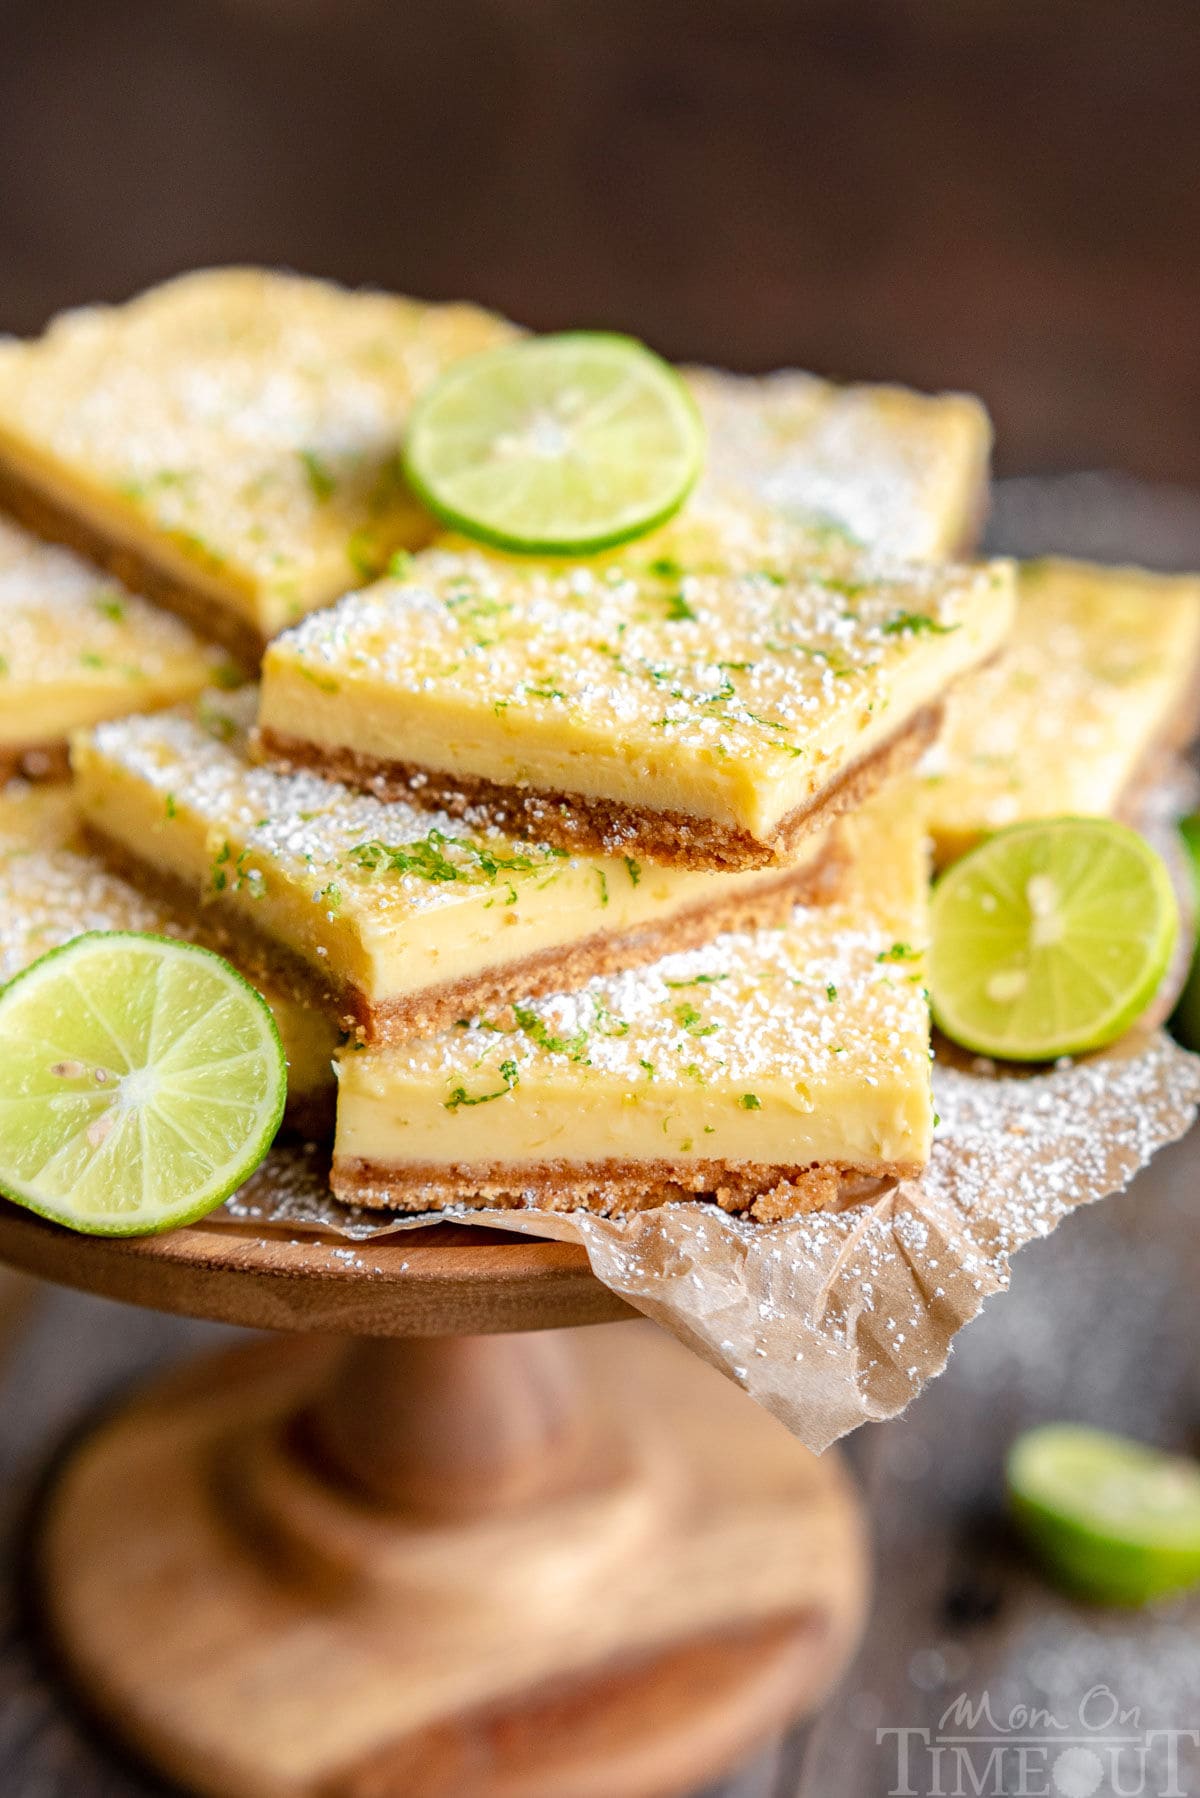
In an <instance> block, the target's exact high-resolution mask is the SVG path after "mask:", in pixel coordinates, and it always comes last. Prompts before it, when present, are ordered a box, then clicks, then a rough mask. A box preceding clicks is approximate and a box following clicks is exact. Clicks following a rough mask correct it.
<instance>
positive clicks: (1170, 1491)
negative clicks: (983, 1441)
mask: <svg viewBox="0 0 1200 1798" xmlns="http://www.w3.org/2000/svg"><path fill="white" fill-rule="evenodd" d="M1007 1473H1008V1493H1009V1501H1010V1504H1011V1506H1012V1511H1013V1515H1014V1517H1015V1519H1016V1521H1017V1523H1018V1525H1019V1527H1020V1529H1021V1531H1022V1533H1023V1534H1024V1536H1025V1537H1026V1539H1027V1540H1028V1541H1029V1543H1030V1544H1031V1545H1032V1547H1033V1548H1034V1550H1035V1551H1036V1553H1037V1554H1038V1556H1039V1558H1040V1559H1041V1560H1042V1562H1043V1563H1044V1565H1045V1567H1046V1568H1047V1570H1048V1572H1049V1573H1050V1574H1051V1575H1052V1576H1053V1577H1054V1578H1055V1579H1056V1580H1057V1581H1059V1582H1060V1583H1061V1584H1062V1585H1064V1586H1066V1587H1068V1588H1069V1589H1070V1590H1071V1591H1073V1592H1075V1593H1077V1594H1078V1595H1079V1596H1080V1597H1084V1598H1090V1599H1092V1600H1093V1601H1095V1602H1096V1603H1098V1604H1124V1605H1137V1604H1146V1603H1147V1602H1148V1601H1149V1600H1150V1599H1152V1598H1159V1597H1162V1596H1163V1595H1165V1594H1166V1593H1169V1592H1178V1591H1182V1590H1184V1589H1185V1588H1186V1587H1188V1586H1192V1585H1195V1584H1196V1583H1197V1582H1198V1581H1200V1465H1198V1464H1197V1463H1196V1462H1194V1461H1188V1460H1184V1459H1182V1458H1181V1457H1177V1456H1174V1455H1167V1454H1163V1453H1162V1452H1161V1451H1160V1450H1158V1449H1155V1448H1148V1447H1146V1445H1145V1444H1144V1443H1141V1442H1131V1441H1130V1440H1129V1439H1128V1438H1127V1437H1124V1436H1112V1435H1109V1434H1107V1433H1106V1432H1105V1431H1103V1430H1092V1429H1086V1428H1084V1427H1083V1426H1082V1425H1079V1424H1045V1425H1043V1426H1042V1427H1041V1428H1040V1429H1036V1430H1030V1431H1028V1432H1027V1433H1026V1434H1025V1435H1024V1436H1020V1437H1018V1439H1017V1441H1016V1442H1015V1443H1014V1444H1013V1447H1012V1449H1011V1450H1010V1452H1009V1457H1008V1469H1007Z"/></svg>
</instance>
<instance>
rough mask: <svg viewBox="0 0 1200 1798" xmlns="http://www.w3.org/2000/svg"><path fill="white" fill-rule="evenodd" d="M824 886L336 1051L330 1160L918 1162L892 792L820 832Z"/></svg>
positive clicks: (919, 851) (919, 982) (921, 1060)
mask: <svg viewBox="0 0 1200 1798" xmlns="http://www.w3.org/2000/svg"><path fill="white" fill-rule="evenodd" d="M838 828H839V829H840V830H841V831H843V832H844V833H845V836H846V839H847V841H848V843H849V846H850V849H851V852H852V858H853V859H852V864H851V870H850V873H849V875H848V876H847V878H846V881H845V883H844V885H843V886H842V888H841V890H840V892H839V894H838V896H837V898H836V899H835V900H833V901H831V902H830V903H828V904H825V905H821V906H811V907H799V908H797V910H796V911H795V913H794V915H793V918H792V921H791V923H790V924H789V925H788V926H787V927H786V928H785V929H782V930H779V929H776V930H763V931H756V932H746V933H742V932H737V933H730V934H728V935H725V936H722V937H718V938H717V939H716V940H715V941H714V942H713V943H712V944H710V945H709V946H708V947H707V948H704V949H698V950H694V951H691V952H688V953H684V954H679V955H671V956H667V957H665V958H664V959H663V960H662V961H660V962H658V963H656V964H655V965H654V966H653V967H652V968H650V969H640V970H637V971H636V972H631V973H626V974H619V975H611V976H603V977H600V978H598V979H596V980H593V981H591V982H590V983H589V984H588V985H587V986H586V987H585V988H584V989H583V990H582V991H581V992H579V993H576V994H572V995H563V996H559V997H555V998H549V999H541V1000H531V1001H530V1002H529V1004H528V1005H527V1006H519V1007H514V1008H511V1009H506V1010H505V1011H504V1012H503V1013H502V1014H499V1015H497V1016H496V1017H489V1018H484V1019H480V1020H477V1021H475V1022H474V1023H473V1024H471V1025H470V1026H469V1027H466V1028H461V1029H455V1030H452V1031H449V1032H447V1033H445V1034H444V1035H442V1036H440V1037H435V1038H432V1039H428V1040H426V1041H423V1042H419V1043H409V1044H405V1045H399V1046H396V1047H393V1048H384V1049H368V1050H361V1051H357V1052H350V1051H346V1052H344V1053H343V1054H342V1056H341V1057H340V1059H339V1067H338V1126H337V1140H336V1147H335V1161H336V1162H337V1163H340V1164H341V1165H342V1166H343V1167H346V1166H348V1165H349V1164H350V1163H352V1162H355V1161H365V1162H370V1163H376V1164H381V1165H383V1166H385V1167H389V1166H390V1167H394V1168H396V1169H398V1170H403V1169H404V1168H406V1167H407V1168H416V1167H420V1166H421V1165H422V1164H426V1163H432V1164H434V1166H435V1167H436V1166H441V1167H447V1168H448V1167H450V1166H452V1164H455V1163H461V1164H464V1165H473V1166H478V1165H480V1164H482V1163H499V1164H501V1165H503V1164H509V1165H511V1166H513V1167H514V1168H519V1167H521V1166H531V1167H536V1166H538V1165H543V1166H544V1165H545V1164H547V1163H557V1162H562V1163H565V1164H568V1165H570V1164H578V1163H582V1162H601V1163H604V1162H620V1161H627V1160H632V1161H647V1162H653V1161H661V1160H663V1159H667V1160H669V1161H672V1162H690V1161H704V1160H714V1159H715V1160H726V1161H736V1162H756V1163H763V1164H768V1165H778V1166H787V1167H794V1166H805V1165H808V1164H810V1163H813V1162H834V1163H840V1164H846V1165H848V1166H851V1167H858V1168H863V1169H867V1170H880V1171H881V1170H882V1169H883V1168H885V1167H886V1166H887V1165H888V1164H896V1163H899V1164H903V1165H905V1166H916V1165H919V1164H921V1163H923V1162H924V1161H925V1159H926V1158H927V1156H928V1152H929V1144H930V1137H931V1132H932V1118H931V1109H930V1078H929V1017H928V1010H927V1005H926V1000H925V996H924V987H923V981H924V962H923V951H924V945H925V940H926V927H927V917H926V907H927V891H926V868H925V849H924V835H923V830H922V828H921V826H920V823H919V821H918V819H917V817H916V815H915V809H914V807H913V806H912V804H911V803H904V802H903V801H900V800H898V799H897V798H895V797H893V798H892V799H890V800H889V801H888V803H887V804H886V805H885V804H883V803H882V802H878V803H876V804H875V805H873V806H872V807H869V808H866V809H865V810H864V811H863V812H861V813H859V814H857V815H856V816H855V817H854V818H852V819H850V820H848V821H846V822H845V823H843V824H842V825H840V826H839V827H838Z"/></svg>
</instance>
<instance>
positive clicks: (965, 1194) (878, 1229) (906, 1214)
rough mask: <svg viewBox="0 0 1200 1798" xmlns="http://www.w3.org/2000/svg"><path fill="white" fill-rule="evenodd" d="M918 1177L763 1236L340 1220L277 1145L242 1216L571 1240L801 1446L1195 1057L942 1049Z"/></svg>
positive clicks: (919, 1370) (953, 1309)
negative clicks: (1042, 1066) (1054, 1059)
mask: <svg viewBox="0 0 1200 1798" xmlns="http://www.w3.org/2000/svg"><path fill="white" fill-rule="evenodd" d="M934 1096H935V1102H936V1105H937V1108H938V1112H939V1114H940V1119H941V1122H940V1124H939V1127H938V1131H937V1135H936V1139H935V1142H934V1149H933V1154H932V1156H931V1159H930V1161H929V1165H928V1166H927V1168H926V1169H925V1172H924V1173H923V1175H922V1176H921V1178H920V1179H919V1180H910V1181H904V1182H902V1183H900V1184H899V1185H897V1186H895V1187H893V1188H891V1189H890V1190H889V1191H887V1192H886V1193H884V1194H883V1195H882V1196H881V1197H880V1198H879V1199H877V1200H876V1201H875V1202H873V1203H871V1204H864V1205H853V1206H848V1207H847V1208H846V1209H844V1210H842V1211H837V1212H834V1211H826V1212H814V1213H810V1214H809V1215H808V1216H805V1217H800V1218H794V1219H790V1220H787V1221H785V1222H783V1223H778V1224H754V1223H747V1222H745V1221H743V1220H741V1219H739V1218H734V1217H729V1216H727V1215H726V1214H725V1213H724V1212H721V1211H719V1210H717V1209H716V1208H715V1207H710V1206H707V1205H703V1204H697V1203H694V1202H688V1203H678V1204H671V1205H663V1206H661V1207H659V1208H658V1209H657V1210H653V1211H645V1212H638V1213H635V1214H633V1215H630V1216H626V1217H616V1218H603V1217H594V1216H591V1215H590V1214H588V1213H583V1212H572V1213H547V1212H537V1211H527V1212H520V1211H516V1212H514V1211H471V1210H466V1209H463V1210H458V1209H456V1208H450V1209H448V1210H447V1211H445V1212H440V1213H437V1214H433V1215H430V1214H426V1215H424V1216H421V1217H419V1218H414V1217H407V1218H396V1217H388V1218H381V1216H380V1214H379V1213H378V1212H362V1211H357V1212H356V1211H355V1210H353V1209H352V1208H350V1207H346V1206H343V1205H340V1204H339V1203H338V1201H337V1200H336V1199H334V1198H333V1197H332V1195H331V1194H330V1193H329V1191H328V1188H327V1186H326V1184H325V1181H324V1179H323V1176H322V1173H321V1168H320V1163H319V1161H318V1160H317V1159H316V1158H315V1157H312V1156H309V1157H308V1158H307V1159H306V1158H304V1157H301V1156H297V1155H296V1154H294V1153H289V1152H288V1151H276V1153H275V1155H273V1156H272V1158H271V1160H270V1161H269V1162H268V1163H267V1164H266V1167H265V1168H264V1169H263V1171H262V1172H261V1173H260V1174H259V1175H258V1176H256V1178H255V1179H254V1180H253V1181H252V1182H251V1183H250V1185H249V1186H248V1187H247V1188H245V1189H244V1190H243V1192H242V1193H240V1194H239V1195H237V1197H236V1198H235V1199H234V1200H233V1201H231V1203H230V1206H229V1210H230V1211H231V1212H232V1214H233V1215H234V1216H235V1217H237V1218H239V1219H242V1220H246V1221H256V1222H265V1223H271V1224H276V1225H283V1224H287V1225H292V1226H296V1227H307V1228H314V1227H315V1228H318V1229H322V1230H328V1231H333V1232H335V1233H337V1234H339V1235H342V1236H345V1237H349V1238H351V1239H365V1238H367V1237H369V1236H374V1235H378V1234H381V1233H386V1232H389V1231H395V1230H402V1229H413V1228H420V1227H422V1226H424V1225H427V1224H430V1223H442V1222H451V1223H462V1224H473V1225H481V1226H485V1227H492V1228H496V1229H502V1230H510V1231H520V1232H522V1233H523V1234H526V1235H531V1236H544V1237H554V1238H557V1239H559V1240H563V1241H572V1242H579V1243H581V1244H582V1245H583V1247H584V1248H585V1249H586V1251H587V1254H588V1258H589V1260H590V1262H591V1265H592V1269H593V1271H594V1273H595V1274H596V1276H597V1278H599V1279H600V1280H602V1281H603V1282H604V1283H605V1285H607V1286H609V1287H610V1288H611V1289H612V1290H613V1291H614V1292H618V1293H620V1294H621V1296H622V1297H623V1298H625V1299H627V1300H628V1302H629V1303H630V1304H631V1305H633V1306H635V1307H636V1308H637V1309H638V1310H639V1311H642V1312H644V1313H645V1314H646V1315H647V1316H648V1317H651V1318H653V1319H654V1320H655V1321H656V1322H657V1323H660V1324H661V1325H662V1326H663V1327H664V1328H665V1329H668V1330H670V1331H671V1332H672V1334H674V1335H675V1336H677V1337H679V1338H680V1340H681V1341H683V1342H685V1343H686V1344H687V1345H688V1346H689V1347H691V1348H692V1349H694V1350H695V1351H696V1352H697V1353H698V1354H700V1355H702V1356H703V1357H704V1358H705V1359H706V1360H708V1361H711V1362H712V1363H713V1364H714V1365H715V1366H717V1367H719V1368H721V1369H722V1370H723V1371H724V1372H725V1373H727V1374H728V1375H730V1377H731V1378H733V1379H735V1380H736V1381H737V1382H738V1384H739V1385H741V1386H743V1387H744V1388H745V1390H746V1391H747V1392H748V1393H749V1394H750V1395H751V1397H752V1398H754V1399H756V1400H757V1401H758V1402H759V1403H760V1404H762V1405H764V1406H765V1407H766V1409H767V1410H769V1411H771V1412H772V1413H773V1414H774V1415H775V1416H777V1417H778V1418H780V1419H781V1421H782V1422H783V1423H785V1424H786V1425H787V1427H788V1428H789V1429H790V1430H792V1431H793V1432H794V1433H795V1434H796V1435H797V1436H798V1437H799V1438H800V1439H801V1440H802V1441H803V1442H805V1443H807V1445H808V1446H809V1447H810V1448H813V1449H818V1450H819V1449H822V1448H825V1447H827V1446H828V1444H829V1443H831V1442H833V1441H835V1440H836V1439H837V1438H838V1437H840V1436H844V1435H846V1434H847V1433H848V1432H849V1431H851V1430H853V1429H855V1428H857V1427H858V1425H859V1424H862V1423H867V1422H873V1421H879V1420H881V1419H883V1418H887V1417H894V1416H895V1415H896V1414H897V1413H898V1412H900V1411H902V1410H903V1409H904V1408H905V1406H906V1405H908V1404H909V1403H910V1401H911V1400H912V1399H913V1398H915V1397H916V1395H917V1393H918V1392H919V1391H920V1390H921V1388H922V1386H923V1385H924V1384H925V1382H926V1381H927V1380H930V1379H932V1378H933V1377H934V1376H935V1375H936V1374H938V1373H940V1372H941V1371H942V1369H943V1368H944V1367H945V1365H946V1361H947V1359H948V1357H949V1354H950V1349H951V1345H952V1342H953V1338H954V1336H955V1334H956V1333H957V1331H958V1330H960V1329H961V1328H962V1327H963V1325H964V1324H966V1323H969V1322H970V1320H971V1319H972V1318H973V1317H975V1316H976V1315H977V1314H978V1313H979V1311H980V1309H981V1308H982V1306H983V1303H984V1301H985V1300H986V1299H987V1298H988V1297H989V1296H990V1295H991V1294H992V1293H995V1292H999V1291H1001V1290H1002V1289H1003V1288H1004V1287H1005V1286H1007V1284H1008V1278H1009V1258H1010V1256H1011V1255H1012V1254H1013V1253H1014V1252H1015V1251H1016V1250H1017V1249H1019V1248H1021V1247H1023V1246H1024V1244H1026V1243H1028V1242H1031V1241H1033V1240H1034V1239H1035V1238H1037V1237H1041V1236H1047V1235H1049V1233H1050V1232H1051V1230H1053V1229H1054V1228H1055V1227H1056V1226H1057V1225H1058V1224H1059V1223H1060V1222H1061V1221H1062V1219H1063V1218H1064V1217H1066V1216H1067V1215H1068V1214H1069V1213H1070V1212H1071V1211H1073V1210H1074V1209H1075V1207H1076V1206H1077V1205H1081V1204H1087V1203H1089V1202H1090V1201H1092V1200H1093V1199H1099V1198H1103V1197H1105V1196H1106V1195H1107V1194H1109V1193H1113V1192H1117V1191H1119V1190H1120V1189H1121V1188H1122V1187H1124V1186H1126V1185H1127V1184H1128V1183H1129V1181H1130V1180H1131V1179H1132V1178H1133V1176H1134V1175H1135V1174H1136V1173H1137V1172H1138V1170H1139V1169H1140V1168H1142V1167H1144V1166H1145V1165H1146V1163H1147V1162H1148V1161H1149V1160H1150V1158H1151V1156H1152V1155H1153V1154H1154V1153H1155V1152H1156V1150H1158V1149H1160V1148H1162V1147H1164V1146H1165V1145H1166V1144H1167V1143H1169V1142H1172V1141H1174V1140H1175V1138H1176V1137H1178V1136H1181V1135H1182V1134H1183V1132H1184V1131H1185V1130H1186V1129H1187V1128H1188V1126H1189V1125H1190V1124H1191V1122H1192V1120H1193V1118H1194V1116H1195V1113H1196V1109H1197V1106H1198V1105H1200V1059H1198V1058H1197V1057H1195V1056H1192V1055H1189V1054H1187V1053H1186V1052H1185V1051H1184V1050H1182V1049H1180V1048H1178V1047H1177V1046H1176V1045H1175V1044H1174V1043H1173V1042H1172V1041H1171V1040H1170V1038H1169V1037H1167V1036H1165V1035H1164V1034H1162V1033H1161V1032H1158V1033H1154V1034H1152V1035H1138V1034H1132V1035H1130V1036H1128V1037H1126V1038H1124V1039H1123V1040H1122V1041H1121V1042H1120V1043H1118V1044H1117V1045H1116V1046H1115V1047H1114V1048H1112V1049H1110V1050H1108V1051H1106V1052H1104V1053H1103V1054H1100V1055H1095V1056H1092V1057H1090V1058H1089V1059H1088V1060H1086V1061H1081V1062H1073V1063H1067V1064H1064V1065H1062V1066H1059V1067H1055V1068H1053V1069H1050V1070H1048V1071H1039V1072H1036V1073H1030V1074H1021V1073H1016V1072H1013V1071H1012V1070H1011V1069H1007V1070H1005V1071H1004V1072H1003V1073H1001V1072H998V1071H997V1070H996V1069H994V1068H993V1067H991V1066H990V1064H988V1063H983V1062H972V1063H958V1062H956V1061H955V1060H954V1059H952V1058H951V1055H950V1054H949V1053H945V1054H941V1055H940V1056H939V1060H938V1062H937V1063H936V1065H935V1067H934Z"/></svg>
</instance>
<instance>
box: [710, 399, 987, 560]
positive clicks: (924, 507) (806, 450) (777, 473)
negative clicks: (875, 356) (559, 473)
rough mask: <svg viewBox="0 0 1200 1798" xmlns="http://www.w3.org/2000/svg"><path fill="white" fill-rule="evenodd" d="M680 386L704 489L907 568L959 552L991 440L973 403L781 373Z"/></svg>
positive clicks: (972, 523)
mask: <svg viewBox="0 0 1200 1798" xmlns="http://www.w3.org/2000/svg"><path fill="white" fill-rule="evenodd" d="M687 379H688V382H689V384H690V386H691V389H692V392H693V393H694V394H695V396H696V399H697V401H698V402H699V405H700V410H701V412H702V414H703V416H704V421H705V424H706V425H707V427H708V440H709V451H708V480H709V482H710V484H712V485H714V486H717V487H726V488H732V489H733V490H735V491H737V490H740V491H742V492H744V493H746V494H749V495H751V496H752V497H753V498H754V499H756V500H759V501H762V502H765V503H766V504H767V505H769V506H771V507H774V508H775V509H777V510H778V511H780V512H782V513H785V514H787V515H788V516H790V517H793V518H797V519H801V520H805V521H807V522H809V523H812V524H816V525H821V524H824V526H825V527H827V528H828V529H829V530H830V531H831V532H833V533H834V534H837V535H840V534H843V533H845V534H847V535H849V536H850V537H851V538H854V539H856V540H857V541H858V542H859V543H861V544H866V545H871V546H877V547H879V548H881V549H886V550H887V551H889V552H890V553H892V554H894V555H898V556H908V557H911V558H912V559H913V560H915V561H918V560H938V559H940V558H943V557H946V556H952V555H956V554H961V553H962V552H963V551H964V550H966V549H968V548H970V546H971V543H972V542H973V540H974V537H975V534H976V531H977V530H978V527H979V524H980V521H981V519H982V517H983V512H984V508H985V501H986V494H987V474H988V458H989V454H990V450H991V441H992V430H991V424H990V422H989V420H988V415H987V413H986V412H985V410H984V408H983V407H982V405H980V403H979V401H978V400H975V399H971V398H970V397H968V396H967V395H965V394H957V393H950V394H947V393H943V394H937V395H930V394H923V393H914V392H912V391H910V390H909V389H908V388H904V387H881V386H867V385H863V386H851V387H841V386H837V385H835V384H834V383H833V382H831V381H822V380H819V379H818V378H817V377H816V376H815V375H807V374H801V373H799V372H797V371H795V370H791V369H783V370H780V371H779V372H778V373H776V374H771V375H763V376H746V375H727V374H721V373H718V372H716V371H715V370H712V369H690V370H688V371H687Z"/></svg>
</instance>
